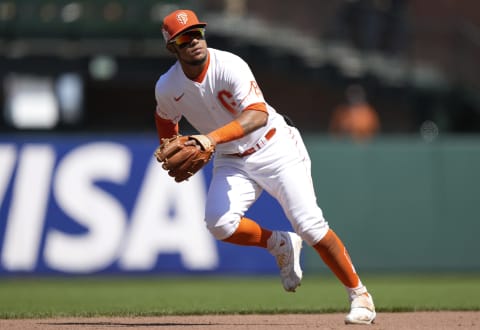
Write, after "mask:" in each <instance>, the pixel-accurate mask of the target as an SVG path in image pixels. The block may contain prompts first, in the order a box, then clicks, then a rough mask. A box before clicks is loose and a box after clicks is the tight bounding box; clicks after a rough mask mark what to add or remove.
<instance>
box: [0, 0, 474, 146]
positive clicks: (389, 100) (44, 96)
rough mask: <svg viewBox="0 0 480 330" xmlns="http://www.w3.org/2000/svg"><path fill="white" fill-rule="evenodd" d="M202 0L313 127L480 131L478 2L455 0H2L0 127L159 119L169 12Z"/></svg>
mask: <svg viewBox="0 0 480 330" xmlns="http://www.w3.org/2000/svg"><path fill="white" fill-rule="evenodd" d="M178 8H191V9H193V10H195V11H196V12H197V13H198V16H199V17H200V19H201V20H204V21H206V22H208V26H207V41H208V44H209V46H210V47H214V48H220V49H225V50H229V51H232V52H234V53H236V54H238V55H240V56H242V57H243V58H244V59H245V60H246V61H247V62H248V63H249V64H250V66H251V67H252V69H253V72H254V73H255V75H256V77H257V80H258V82H259V84H260V86H261V88H262V90H263V92H264V94H265V97H266V99H267V101H268V102H269V103H270V104H272V105H273V106H274V107H275V108H277V110H278V111H280V112H281V113H283V114H285V115H287V116H288V117H290V118H291V119H292V120H293V122H294V123H295V125H296V126H298V127H299V128H300V129H301V130H303V131H304V132H308V133H318V134H330V135H331V136H335V137H342V136H353V137H354V138H355V139H361V140H365V139H368V138H371V137H373V136H376V135H379V134H381V135H389V134H390V135H394V134H416V135H418V136H423V138H424V139H426V140H429V141H430V140H432V139H434V138H436V137H437V136H441V134H472V133H480V94H479V93H478V89H479V87H480V66H479V64H480V3H479V2H478V1H469V0H467V1H455V0H436V1H433V0H331V1H318V0H296V1H294V2H292V1H279V0H262V1H255V0H203V1H194V0H183V1H182V0H139V1H127V0H85V1H80V0H77V1H75V0H16V1H9V0H6V1H1V2H0V80H1V85H0V101H1V102H0V112H1V116H0V132H23V131H35V132H37V131H38V132H43V131H47V132H52V131H59V132H79V131H80V132H99V131H101V132H116V131H121V132H125V131H127V132H129V131H132V132H149V131H152V132H153V131H154V129H155V128H154V122H153V111H154V109H155V99H154V84H155V81H156V80H157V78H158V77H159V75H160V74H162V73H163V72H164V71H165V70H167V69H168V67H169V66H170V65H171V64H172V63H173V60H174V59H173V58H172V56H171V55H169V54H168V53H167V52H166V50H165V47H164V42H163V39H162V35H161V23H162V19H163V17H164V16H165V15H166V14H168V13H169V12H170V11H172V10H174V9H178Z"/></svg>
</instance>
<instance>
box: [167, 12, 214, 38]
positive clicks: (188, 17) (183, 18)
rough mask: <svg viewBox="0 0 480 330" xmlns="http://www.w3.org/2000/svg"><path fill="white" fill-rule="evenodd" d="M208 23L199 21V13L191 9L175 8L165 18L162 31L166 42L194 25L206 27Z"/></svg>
mask: <svg viewBox="0 0 480 330" xmlns="http://www.w3.org/2000/svg"><path fill="white" fill-rule="evenodd" d="M206 25H207V23H204V22H199V21H198V18H197V15H195V13H194V12H193V11H191V10H188V9H180V10H175V11H174V12H172V13H170V14H169V15H167V16H166V17H165V18H164V19H163V26H162V33H163V38H164V39H165V42H167V43H168V42H169V41H171V40H172V39H173V38H175V37H176V36H177V35H179V34H180V33H182V32H183V31H185V30H188V29H190V28H193V27H204V26H206Z"/></svg>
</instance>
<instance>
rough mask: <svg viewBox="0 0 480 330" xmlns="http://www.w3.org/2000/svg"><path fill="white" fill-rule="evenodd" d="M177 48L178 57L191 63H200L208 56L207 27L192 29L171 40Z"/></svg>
mask: <svg viewBox="0 0 480 330" xmlns="http://www.w3.org/2000/svg"><path fill="white" fill-rule="evenodd" d="M170 43H171V44H172V45H174V47H175V49H176V54H177V56H178V58H179V59H180V60H181V61H183V62H185V63H187V64H190V65H200V64H202V63H204V62H205V60H206V58H207V43H206V41H205V29H204V28H195V29H190V30H188V31H186V32H184V33H182V34H181V35H179V36H178V37H176V38H175V39H173V40H172V41H171V42H170Z"/></svg>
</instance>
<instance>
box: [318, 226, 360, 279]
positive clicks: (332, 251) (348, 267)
mask: <svg viewBox="0 0 480 330" xmlns="http://www.w3.org/2000/svg"><path fill="white" fill-rule="evenodd" d="M313 248H314V249H315V250H316V251H317V252H318V254H319V255H320V257H322V260H323V261H324V262H325V263H326V264H327V266H328V267H329V268H330V269H331V270H332V272H333V273H334V274H335V275H336V276H337V278H338V279H339V280H340V281H341V282H342V283H343V285H345V286H346V287H347V288H356V287H357V286H358V285H359V283H360V278H359V277H358V275H357V273H356V271H355V267H353V264H352V261H351V260H350V256H349V255H348V252H347V249H346V248H345V245H343V243H342V241H341V240H340V239H339V238H338V236H337V235H336V234H335V232H334V231H333V230H331V229H330V230H329V231H328V232H327V234H326V235H325V237H324V238H322V240H321V241H320V242H318V243H317V244H315V245H314V246H313Z"/></svg>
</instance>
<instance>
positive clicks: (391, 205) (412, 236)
mask: <svg viewBox="0 0 480 330" xmlns="http://www.w3.org/2000/svg"><path fill="white" fill-rule="evenodd" d="M305 142H306V144H307V148H308V149H309V151H310V155H311V158H312V172H313V179H314V183H315V188H316V191H317V196H318V202H319V205H320V206H321V207H322V209H323V211H324V215H325V218H326V219H327V221H328V222H329V223H330V226H331V227H332V228H333V229H334V230H335V231H336V232H337V233H338V234H339V236H341V238H342V239H343V241H344V242H345V244H346V246H347V248H348V249H349V252H350V255H351V257H352V259H353V261H354V263H355V264H356V266H357V270H358V271H359V272H362V271H378V270H385V271H390V270H392V271H463V270H480V257H479V253H480V215H479V207H480V138H478V137H450V138H444V139H437V140H436V141H434V142H430V143H427V142H425V141H422V140H421V139H415V138H381V139H378V140H375V141H372V142H369V143H367V144H355V143H351V142H346V141H332V140H331V139H329V138H326V137H318V136H306V137H305ZM305 250H306V253H305V257H304V263H305V266H306V268H310V269H312V268H313V269H315V270H320V271H322V270H325V271H326V267H325V266H324V265H323V264H322V263H320V262H319V259H318V257H317V255H316V254H314V252H312V251H313V250H312V249H305Z"/></svg>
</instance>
